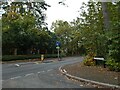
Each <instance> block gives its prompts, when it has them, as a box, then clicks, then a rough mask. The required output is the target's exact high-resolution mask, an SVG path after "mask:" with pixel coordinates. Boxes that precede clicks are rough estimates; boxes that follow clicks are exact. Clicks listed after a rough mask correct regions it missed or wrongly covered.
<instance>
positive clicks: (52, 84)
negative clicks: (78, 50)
mask: <svg viewBox="0 0 120 90" xmlns="http://www.w3.org/2000/svg"><path fill="white" fill-rule="evenodd" d="M81 61H82V57H68V58H63V60H62V61H57V60H54V61H52V62H49V60H47V61H45V62H43V63H26V62H25V63H24V64H21V63H12V64H3V65H2V88H81V86H80V84H79V83H77V82H74V81H72V80H69V79H67V78H66V77H65V76H64V75H62V74H61V73H60V71H59V67H60V66H64V65H68V64H72V63H77V62H81ZM15 64H19V65H20V64H21V65H20V66H19V67H17V66H15Z"/></svg>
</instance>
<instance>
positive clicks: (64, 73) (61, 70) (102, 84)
mask: <svg viewBox="0 0 120 90" xmlns="http://www.w3.org/2000/svg"><path fill="white" fill-rule="evenodd" d="M63 67H64V66H60V67H59V71H60V72H61V73H62V74H63V75H65V76H67V77H68V78H72V79H74V80H78V81H84V82H88V83H92V84H96V85H101V86H104V87H108V88H114V89H115V88H116V89H120V86H118V85H113V84H108V83H102V82H98V81H93V80H88V79H84V78H80V77H76V76H73V75H70V74H69V73H67V71H66V70H65V69H64V68H63Z"/></svg>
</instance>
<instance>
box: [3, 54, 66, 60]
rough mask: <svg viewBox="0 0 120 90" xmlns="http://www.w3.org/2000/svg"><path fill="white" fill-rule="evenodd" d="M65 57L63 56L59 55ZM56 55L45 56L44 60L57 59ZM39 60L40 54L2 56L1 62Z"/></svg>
mask: <svg viewBox="0 0 120 90" xmlns="http://www.w3.org/2000/svg"><path fill="white" fill-rule="evenodd" d="M60 56H61V57H65V55H64V54H62V55H60ZM57 57H58V56H57V54H45V55H44V58H57ZM37 58H41V54H38V55H4V56H2V61H14V60H25V59H37Z"/></svg>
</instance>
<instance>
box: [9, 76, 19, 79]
mask: <svg viewBox="0 0 120 90" xmlns="http://www.w3.org/2000/svg"><path fill="white" fill-rule="evenodd" d="M17 78H21V76H17V77H13V78H10V79H17Z"/></svg>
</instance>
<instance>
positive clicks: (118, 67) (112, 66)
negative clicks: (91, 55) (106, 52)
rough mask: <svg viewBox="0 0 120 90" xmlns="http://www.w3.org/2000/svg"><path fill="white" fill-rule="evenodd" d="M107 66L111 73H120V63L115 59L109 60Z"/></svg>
mask: <svg viewBox="0 0 120 90" xmlns="http://www.w3.org/2000/svg"><path fill="white" fill-rule="evenodd" d="M106 65H107V66H108V68H109V70H111V71H118V72H119V71H120V63H119V62H115V60H114V59H108V60H107V62H106Z"/></svg>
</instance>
